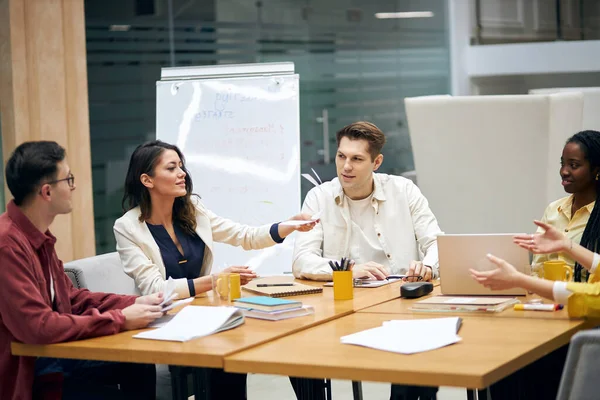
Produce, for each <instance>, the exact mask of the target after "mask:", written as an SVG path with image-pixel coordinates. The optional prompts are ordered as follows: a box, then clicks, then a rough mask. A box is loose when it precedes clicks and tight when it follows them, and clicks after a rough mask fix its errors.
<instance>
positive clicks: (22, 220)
mask: <svg viewBox="0 0 600 400" xmlns="http://www.w3.org/2000/svg"><path fill="white" fill-rule="evenodd" d="M6 213H7V214H8V217H9V218H10V219H11V220H12V221H13V222H14V223H15V225H17V227H18V228H19V229H20V230H21V231H22V232H23V233H24V234H25V236H26V237H27V240H29V243H31V245H32V246H33V247H34V248H35V249H36V250H38V249H39V248H40V247H42V245H43V244H44V243H45V242H46V240H50V242H51V243H52V244H54V243H56V238H55V237H54V235H52V234H51V233H50V231H46V233H45V234H44V233H42V232H40V230H39V229H38V228H36V226H35V225H34V224H33V222H31V221H30V220H29V218H27V216H26V215H25V214H24V213H23V211H21V209H20V208H19V206H17V205H16V204H15V201H14V200H11V201H10V202H9V203H8V206H7V207H6Z"/></svg>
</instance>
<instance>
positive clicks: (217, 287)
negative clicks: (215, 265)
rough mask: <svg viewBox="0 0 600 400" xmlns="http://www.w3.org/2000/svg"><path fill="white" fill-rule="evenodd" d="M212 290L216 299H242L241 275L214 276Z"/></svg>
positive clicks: (225, 274)
mask: <svg viewBox="0 0 600 400" xmlns="http://www.w3.org/2000/svg"><path fill="white" fill-rule="evenodd" d="M212 288H213V293H214V295H215V298H217V297H218V298H219V299H221V300H229V301H232V300H235V299H239V298H240V297H242V290H241V277H240V274H235V273H229V272H221V273H219V274H214V275H213V276H212Z"/></svg>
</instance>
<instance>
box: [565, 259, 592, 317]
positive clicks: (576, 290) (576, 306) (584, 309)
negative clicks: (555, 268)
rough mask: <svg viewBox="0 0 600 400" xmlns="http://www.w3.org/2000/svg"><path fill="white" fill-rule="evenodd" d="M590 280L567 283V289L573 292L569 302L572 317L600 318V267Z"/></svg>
mask: <svg viewBox="0 0 600 400" xmlns="http://www.w3.org/2000/svg"><path fill="white" fill-rule="evenodd" d="M588 282H589V283H580V282H569V283H567V289H568V290H570V291H571V292H573V293H572V294H571V295H570V296H569V301H568V304H567V310H568V312H569V316H570V317H574V318H581V317H590V318H600V268H598V269H596V272H595V273H594V274H592V275H590V277H589V280H588Z"/></svg>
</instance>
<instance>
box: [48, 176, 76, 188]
mask: <svg viewBox="0 0 600 400" xmlns="http://www.w3.org/2000/svg"><path fill="white" fill-rule="evenodd" d="M62 181H67V184H68V185H69V187H70V188H71V189H73V187H75V175H73V174H70V175H69V176H67V177H66V178H63V179H57V180H55V181H50V182H46V184H48V185H51V184H53V183H58V182H62Z"/></svg>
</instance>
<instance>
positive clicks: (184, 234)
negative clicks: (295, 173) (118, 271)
mask: <svg viewBox="0 0 600 400" xmlns="http://www.w3.org/2000/svg"><path fill="white" fill-rule="evenodd" d="M192 189H193V185H192V179H191V177H190V174H189V172H188V171H187V170H186V168H185V160H184V157H183V154H182V153H181V151H180V150H179V148H178V147H177V146H174V145H171V144H168V143H165V142H162V141H159V140H156V141H152V142H148V143H145V144H143V145H140V146H138V147H137V148H136V149H135V151H134V152H133V154H132V155H131V159H130V162H129V169H128V171H127V176H126V178H125V194H124V197H123V208H124V209H127V210H128V211H127V212H126V213H125V215H123V216H122V217H121V218H119V219H118V220H117V221H116V222H115V225H114V228H113V229H114V233H115V238H116V240H117V251H118V252H119V256H120V258H121V262H122V264H123V268H124V269H125V272H126V273H127V275H129V276H130V277H132V278H133V279H134V280H135V283H136V286H137V288H138V289H139V290H140V292H141V293H142V294H150V293H157V292H160V291H162V290H163V289H164V287H165V284H166V280H167V279H168V278H169V276H170V275H169V274H168V272H169V268H168V267H169V265H168V263H167V264H166V263H165V260H164V258H165V257H164V256H165V255H166V256H167V257H168V256H169V255H173V254H168V253H169V252H168V250H172V251H171V253H173V252H174V250H177V251H178V253H179V254H177V253H175V257H177V256H180V257H179V258H180V259H179V260H177V264H178V265H181V264H180V263H181V261H182V260H186V262H185V263H184V264H183V265H185V264H188V263H190V262H191V261H192V260H189V257H188V254H186V251H185V250H197V247H198V246H201V245H202V243H203V244H204V251H203V254H202V259H201V260H199V261H200V262H199V264H200V265H199V266H200V271H199V273H198V275H197V276H195V277H193V278H177V279H175V281H176V291H177V293H178V295H179V297H180V298H185V297H190V296H193V295H194V294H198V293H202V292H206V291H208V290H210V289H211V279H210V271H211V268H212V263H213V250H212V248H213V243H214V242H223V243H227V244H230V245H232V246H242V247H243V248H244V249H246V250H251V249H262V248H265V247H269V246H273V245H274V244H276V243H280V242H282V241H283V239H284V238H285V237H286V236H288V235H289V234H290V233H292V232H293V231H294V230H299V231H308V230H310V229H312V228H313V227H314V225H315V223H314V222H313V223H310V224H306V225H301V226H298V227H291V226H280V225H279V224H273V225H265V226H259V227H250V226H247V225H242V224H238V223H236V222H233V221H231V220H228V219H225V218H221V217H219V216H217V215H215V214H214V213H213V212H211V211H210V210H208V209H207V208H206V207H205V206H204V205H203V204H202V202H201V201H200V198H199V197H198V196H197V195H193V194H192ZM291 219H294V220H310V216H309V215H304V214H299V215H296V216H294V217H292V218H291ZM166 234H168V236H166ZM190 238H193V239H200V240H191V241H190V240H189V239H190ZM157 239H158V240H157ZM169 239H170V240H171V243H169ZM186 245H189V246H190V249H185V247H186ZM169 246H171V248H168V247H169ZM165 247H167V251H166V252H165V249H164V248H165ZM194 248H196V249H194ZM226 271H228V272H237V273H240V274H241V278H242V284H244V283H247V282H248V281H249V280H251V279H252V278H254V277H255V274H254V272H252V271H251V270H249V269H248V268H247V267H230V268H228V269H227V270H226ZM189 280H191V281H192V282H189Z"/></svg>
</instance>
